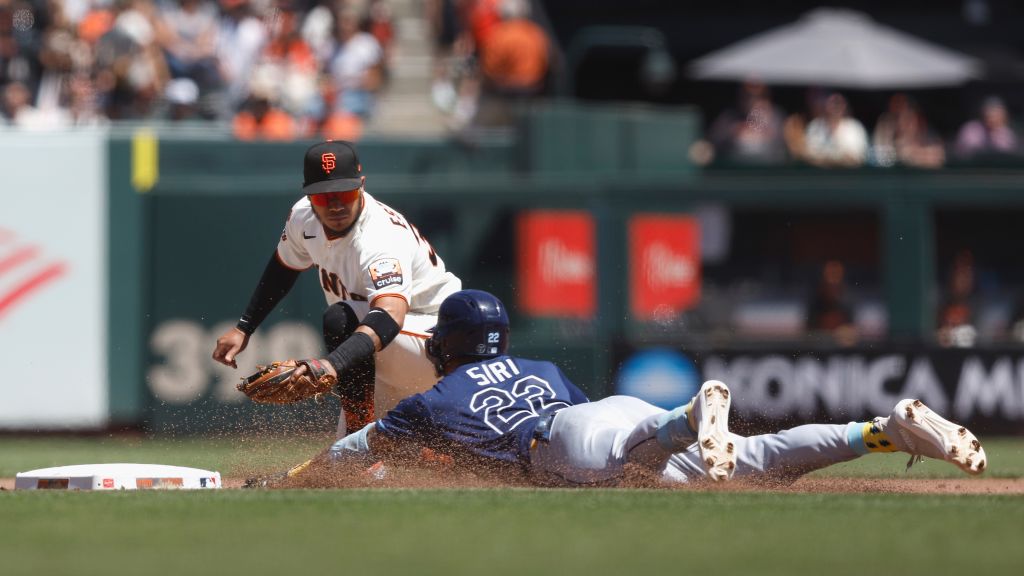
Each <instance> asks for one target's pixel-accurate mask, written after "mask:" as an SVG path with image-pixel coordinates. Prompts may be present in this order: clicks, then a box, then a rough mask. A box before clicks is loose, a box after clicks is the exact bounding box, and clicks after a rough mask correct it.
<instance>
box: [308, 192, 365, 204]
mask: <svg viewBox="0 0 1024 576" xmlns="http://www.w3.org/2000/svg"><path fill="white" fill-rule="evenodd" d="M356 198H359V188H356V189H355V190H346V191H345V192H323V193H321V194H310V195H309V201H310V203H312V204H313V205H314V206H320V207H323V206H327V205H328V204H330V203H331V200H335V201H337V202H341V203H342V204H349V203H351V202H355V200H356Z"/></svg>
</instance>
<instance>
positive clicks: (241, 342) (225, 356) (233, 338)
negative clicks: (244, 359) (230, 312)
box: [213, 328, 249, 368]
mask: <svg viewBox="0 0 1024 576" xmlns="http://www.w3.org/2000/svg"><path fill="white" fill-rule="evenodd" d="M248 345H249V335H248V334H246V333H245V332H242V331H241V330H239V329H238V328H232V329H230V330H228V331H227V332H225V333H224V335H223V336H221V337H220V338H217V345H216V346H214V348H213V359H214V360H216V361H217V362H220V363H221V364H224V365H225V366H231V367H232V368H238V364H236V363H235V356H238V355H239V354H240V353H241V352H242V350H245V347H246V346H248Z"/></svg>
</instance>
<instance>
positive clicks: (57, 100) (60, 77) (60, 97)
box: [35, 0, 91, 125]
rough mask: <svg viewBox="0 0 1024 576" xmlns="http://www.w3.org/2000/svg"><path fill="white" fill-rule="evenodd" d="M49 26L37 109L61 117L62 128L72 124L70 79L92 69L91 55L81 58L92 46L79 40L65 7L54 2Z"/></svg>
mask: <svg viewBox="0 0 1024 576" xmlns="http://www.w3.org/2000/svg"><path fill="white" fill-rule="evenodd" d="M47 9H48V11H49V15H48V19H47V24H46V27H45V29H44V30H43V33H42V43H41V45H40V49H39V55H38V56H39V64H40V67H41V75H40V79H39V85H38V87H37V88H36V98H35V101H36V107H37V108H39V110H40V111H41V112H44V113H46V114H49V115H51V116H54V117H55V119H56V118H57V117H61V118H60V119H59V120H58V122H59V123H60V124H62V125H69V124H70V123H71V118H70V115H69V114H68V113H67V109H66V105H67V102H68V100H69V94H68V90H69V85H70V76H71V74H72V72H73V71H74V70H75V68H76V67H77V68H79V69H83V68H87V67H89V66H91V61H90V60H88V56H86V58H85V59H82V58H81V56H78V57H76V54H79V55H82V54H84V55H88V54H89V50H88V47H86V46H84V43H82V42H81V41H79V40H78V39H77V38H75V33H74V30H73V29H72V27H71V23H70V22H69V21H68V19H67V17H66V16H65V14H64V8H63V5H62V4H61V3H60V2H59V1H55V0H51V1H50V2H49V3H48V5H47Z"/></svg>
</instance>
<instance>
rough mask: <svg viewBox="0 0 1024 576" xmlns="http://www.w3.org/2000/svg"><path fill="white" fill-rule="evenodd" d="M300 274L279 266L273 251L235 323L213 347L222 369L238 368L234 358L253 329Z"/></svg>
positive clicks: (242, 348) (279, 261) (247, 342)
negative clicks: (247, 303) (225, 367)
mask: <svg viewBox="0 0 1024 576" xmlns="http://www.w3.org/2000/svg"><path fill="white" fill-rule="evenodd" d="M300 272H301V271H300V270H294V269H292V268H289V267H287V266H285V265H284V264H283V263H281V260H280V259H279V258H278V256H277V250H274V253H273V254H272V255H271V256H270V261H269V262H267V267H266V268H265V269H264V270H263V276H261V277H260V281H259V284H257V285H256V289H255V290H253V293H252V297H251V298H250V299H249V305H248V306H247V307H246V308H245V313H244V314H242V317H241V318H240V319H239V320H238V324H237V325H236V326H235V328H232V329H231V330H228V331H227V332H225V333H224V335H222V336H221V337H220V338H218V339H217V344H216V345H215V346H214V348H213V359H214V360H216V361H217V362H220V363H221V364H224V365H226V366H231V367H232V368H238V365H237V364H236V363H235V356H237V355H238V354H239V353H241V352H242V350H245V347H246V346H247V345H248V344H249V336H250V335H252V333H253V332H255V331H256V328H257V327H258V326H259V325H260V324H261V323H262V322H263V320H265V319H266V317H267V315H269V314H270V312H271V311H272V310H273V309H274V307H275V306H277V303H278V302H280V301H281V299H282V298H284V296H285V295H286V294H288V292H289V291H290V290H291V289H292V286H294V285H295V281H296V280H297V279H298V278H299V273H300Z"/></svg>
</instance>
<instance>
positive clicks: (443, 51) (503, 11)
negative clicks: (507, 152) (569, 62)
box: [428, 0, 551, 129]
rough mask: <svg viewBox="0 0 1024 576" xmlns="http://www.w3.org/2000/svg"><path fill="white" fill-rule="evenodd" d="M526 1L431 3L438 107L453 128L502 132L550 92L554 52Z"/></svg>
mask: <svg viewBox="0 0 1024 576" xmlns="http://www.w3.org/2000/svg"><path fill="white" fill-rule="evenodd" d="M531 16H532V15H531V5H530V2H529V1H528V0H430V1H429V3H428V18H429V20H430V24H431V30H432V32H433V37H434V44H435V56H436V58H435V69H434V82H433V86H432V90H431V96H432V98H433V101H434V104H435V105H437V107H438V108H440V109H441V110H443V111H444V112H446V113H447V114H449V115H450V117H451V126H452V127H453V128H456V129H457V128H462V127H465V126H467V125H470V124H473V125H476V126H484V127H486V126H502V125H508V124H510V123H511V121H512V117H513V116H514V114H515V111H516V107H517V105H518V104H520V103H522V102H523V101H524V100H528V99H530V98H533V97H535V96H537V95H540V94H542V93H544V92H545V90H547V89H548V88H549V84H550V72H551V54H550V52H551V47H550V44H551V43H550V40H549V39H548V35H547V32H546V31H545V30H544V29H543V28H542V27H541V26H540V25H539V24H537V22H535V21H534V20H533V19H532V18H531Z"/></svg>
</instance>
